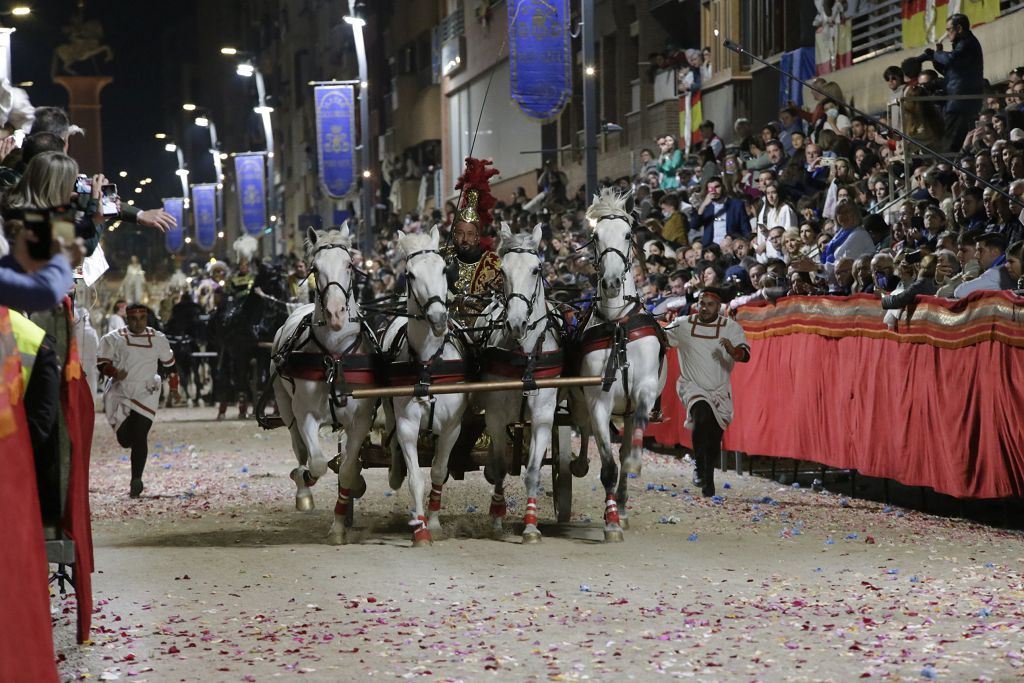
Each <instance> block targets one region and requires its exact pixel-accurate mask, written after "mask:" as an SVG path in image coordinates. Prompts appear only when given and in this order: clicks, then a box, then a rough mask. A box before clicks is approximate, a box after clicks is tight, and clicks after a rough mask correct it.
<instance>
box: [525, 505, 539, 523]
mask: <svg viewBox="0 0 1024 683" xmlns="http://www.w3.org/2000/svg"><path fill="white" fill-rule="evenodd" d="M523 524H526V525H530V524H532V525H534V526H537V499H536V498H527V499H526V514H525V515H523Z"/></svg>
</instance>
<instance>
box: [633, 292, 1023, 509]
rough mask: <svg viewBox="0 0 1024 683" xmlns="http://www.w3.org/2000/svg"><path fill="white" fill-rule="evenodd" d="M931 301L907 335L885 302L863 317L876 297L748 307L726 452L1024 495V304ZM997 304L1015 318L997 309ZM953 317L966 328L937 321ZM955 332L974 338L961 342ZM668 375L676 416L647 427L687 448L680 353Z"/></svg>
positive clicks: (961, 493)
mask: <svg viewBox="0 0 1024 683" xmlns="http://www.w3.org/2000/svg"><path fill="white" fill-rule="evenodd" d="M922 301H923V302H924V303H921V304H919V305H918V312H917V313H916V314H915V315H916V316H917V318H916V320H915V319H913V318H912V320H911V323H910V324H909V326H906V327H905V329H904V330H902V331H901V333H898V334H897V333H889V332H885V331H884V329H885V328H884V326H881V325H880V323H881V311H880V310H879V311H878V317H877V319H874V318H872V319H870V321H868V320H867V319H865V320H863V321H862V320H861V319H860V318H859V317H858V316H857V315H856V313H857V312H860V313H861V314H863V312H864V311H865V310H866V309H867V308H870V307H871V306H877V303H875V302H872V301H871V299H870V298H865V297H850V298H846V299H824V298H818V297H796V298H793V299H790V300H789V301H787V302H786V304H785V306H788V308H789V310H787V309H786V308H784V305H783V301H782V300H780V302H779V306H777V307H772V306H771V305H770V304H769V305H767V306H764V307H762V308H763V309H764V310H763V311H758V310H753V311H748V312H747V315H746V316H744V312H745V311H747V308H746V307H745V308H744V309H741V312H740V315H739V316H738V319H739V320H740V322H741V323H743V325H744V328H745V329H747V331H748V336H750V337H752V338H751V339H750V342H751V360H750V362H749V363H747V364H738V365H737V366H736V369H735V370H734V371H733V373H732V386H733V398H734V402H735V407H736V417H735V420H734V422H733V423H732V424H731V425H730V426H729V429H728V430H727V431H726V433H725V439H724V445H725V448H727V449H729V450H738V451H743V452H745V453H749V454H755V455H769V456H778V457H795V458H800V459H803V460H810V461H814V462H819V463H822V464H825V465H828V466H831V467H839V468H855V469H857V470H859V471H860V472H862V473H864V474H867V475H870V476H876V477H886V478H889V479H893V480H896V481H899V482H901V483H903V484H907V485H911V486H930V487H932V488H934V489H935V490H936V491H939V492H942V493H946V494H949V495H952V496H957V497H960V498H998V497H1004V496H1020V495H1024V348H1021V346H1019V345H1017V343H1016V341H1017V340H1016V339H1014V338H1010V336H1013V335H1017V334H1019V335H1020V337H1021V338H1022V339H1024V323H1022V322H1021V320H1022V319H1024V318H1021V317H1020V314H1021V313H1024V300H1021V299H1015V298H1013V297H1010V296H1009V295H996V294H985V295H983V296H972V297H971V298H970V299H969V300H967V301H965V302H964V301H962V302H943V301H941V300H938V299H932V298H926V299H922ZM844 306H847V307H849V308H850V309H851V310H852V309H856V310H855V311H853V313H855V315H853V316H852V318H847V320H848V322H847V323H846V324H845V326H839V325H834V326H833V327H831V328H830V327H828V324H829V321H832V322H835V321H836V320H838V319H839V318H838V317H837V316H833V315H830V314H829V313H828V312H825V311H826V307H832V308H834V309H835V312H836V313H837V314H838V315H842V314H844V313H849V312H851V311H844V310H843V307H844ZM999 307H1001V310H1003V312H1004V314H1001V315H993V314H992V313H991V312H992V311H993V310H995V309H997V308H999ZM744 317H746V318H747V319H746V320H745V319H744ZM944 317H945V318H949V319H951V320H956V321H958V323H959V324H958V325H953V326H949V327H947V328H944V329H941V328H939V327H937V321H941V320H942V319H943V318H944ZM876 321H877V322H876ZM879 327H881V329H879ZM772 328H775V329H774V332H773V331H772ZM979 328H987V329H988V330H989V334H988V336H989V337H990V338H988V339H984V338H980V340H978V341H973V340H974V339H979V337H984V335H979ZM752 329H753V330H758V332H757V333H755V334H754V335H752V334H750V332H751V330H752ZM801 329H803V330H817V331H814V332H804V331H795V330H801ZM958 330H965V334H967V333H969V335H970V338H969V339H968V338H966V337H965V338H964V339H961V340H957V339H956V338H955V337H956V332H957V331H958ZM915 333H916V334H915ZM770 335H773V336H770ZM875 336H880V337H882V338H873V337H875ZM758 337H760V338H758ZM904 338H914V339H915V340H920V339H929V340H930V343H929V342H924V343H921V342H920V341H918V343H908V342H906V341H900V339H904ZM996 339H1003V341H997V340H996ZM1006 340H1008V341H1006ZM962 342H963V343H966V345H960V344H961V343H962ZM1011 342H1012V343H1011ZM943 346H949V347H950V348H943ZM668 375H669V376H668V382H667V383H666V386H665V392H664V393H663V395H662V410H663V412H664V413H665V414H666V416H668V417H669V420H668V421H667V422H665V423H662V424H656V425H651V427H650V428H649V429H648V434H649V435H650V436H653V437H654V438H655V439H656V440H657V441H658V442H660V443H663V444H667V445H674V444H676V443H681V444H684V445H690V434H689V432H688V431H687V430H685V429H683V427H682V423H683V421H684V419H685V414H684V412H683V408H682V406H681V405H680V403H679V398H678V396H677V395H676V393H675V380H676V378H677V377H678V376H679V366H678V361H677V359H676V353H675V352H674V350H673V352H672V353H671V357H670V359H669V373H668Z"/></svg>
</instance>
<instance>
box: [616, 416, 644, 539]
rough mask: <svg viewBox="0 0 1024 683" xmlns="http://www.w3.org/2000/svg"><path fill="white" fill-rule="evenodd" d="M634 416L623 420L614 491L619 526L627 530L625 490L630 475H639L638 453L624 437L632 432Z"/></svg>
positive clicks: (626, 498) (634, 446)
mask: <svg viewBox="0 0 1024 683" xmlns="http://www.w3.org/2000/svg"><path fill="white" fill-rule="evenodd" d="M634 420H635V415H627V416H626V417H625V418H624V420H623V426H622V435H623V439H622V443H621V444H619V464H620V466H619V482H618V488H617V489H616V491H615V502H616V503H618V511H619V525H620V526H621V527H622V528H623V529H628V528H629V512H628V511H627V509H626V501H627V500H628V497H629V494H628V493H627V491H626V489H627V487H628V485H629V477H630V475H631V474H636V475H639V473H640V453H639V450H638V449H637V446H636V444H635V443H631V442H630V440H628V439H626V438H625V436H626V435H627V434H629V433H631V432H632V431H633V424H634Z"/></svg>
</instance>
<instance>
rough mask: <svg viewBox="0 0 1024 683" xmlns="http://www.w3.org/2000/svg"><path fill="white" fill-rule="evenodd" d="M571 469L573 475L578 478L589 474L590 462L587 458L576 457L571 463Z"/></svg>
mask: <svg viewBox="0 0 1024 683" xmlns="http://www.w3.org/2000/svg"><path fill="white" fill-rule="evenodd" d="M569 471H570V472H572V476H574V477H576V478H577V479H579V478H582V477H585V476H587V472H589V471H590V462H589V461H588V460H586V459H585V458H576V459H575V460H573V461H572V462H571V463H569Z"/></svg>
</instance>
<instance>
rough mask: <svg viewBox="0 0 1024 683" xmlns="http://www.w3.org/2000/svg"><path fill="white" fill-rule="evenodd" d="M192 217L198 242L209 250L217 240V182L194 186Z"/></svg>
mask: <svg viewBox="0 0 1024 683" xmlns="http://www.w3.org/2000/svg"><path fill="white" fill-rule="evenodd" d="M192 218H193V222H194V223H195V226H196V244H197V245H198V246H199V248H200V249H204V250H206V251H209V250H210V249H213V245H214V244H216V242H217V184H216V183H204V184H202V185H193V186H192Z"/></svg>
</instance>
